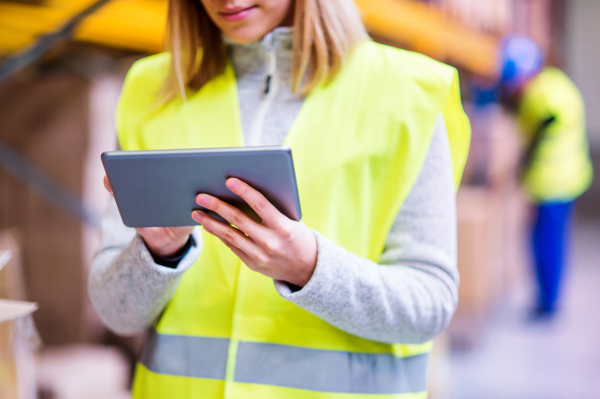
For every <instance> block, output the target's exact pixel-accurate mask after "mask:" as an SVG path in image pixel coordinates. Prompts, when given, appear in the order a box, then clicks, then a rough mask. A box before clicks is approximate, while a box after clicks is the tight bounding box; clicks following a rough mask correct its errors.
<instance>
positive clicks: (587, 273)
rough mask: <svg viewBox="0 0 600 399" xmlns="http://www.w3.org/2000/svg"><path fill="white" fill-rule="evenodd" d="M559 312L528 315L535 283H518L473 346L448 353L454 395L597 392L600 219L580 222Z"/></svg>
mask: <svg viewBox="0 0 600 399" xmlns="http://www.w3.org/2000/svg"><path fill="white" fill-rule="evenodd" d="M570 266H571V267H570V270H569V271H568V273H567V276H566V280H565V286H564V288H565V289H564V303H563V307H562V310H561V313H560V314H559V315H558V317H557V318H556V319H555V320H553V321H551V322H535V323H533V322H530V321H527V318H526V314H527V308H528V306H529V299H530V298H531V286H530V285H529V284H527V286H524V287H520V288H518V290H519V292H518V293H517V295H511V297H512V296H514V297H515V298H516V299H514V298H513V299H511V300H507V301H506V302H505V303H504V304H503V305H502V306H501V307H500V308H499V309H498V310H497V312H496V313H495V314H494V315H493V316H492V317H491V318H490V320H489V323H488V324H487V325H486V327H485V329H484V331H483V332H482V335H481V339H480V340H479V341H478V342H477V344H476V345H475V346H474V347H473V348H471V349H470V350H469V351H463V352H454V353H453V354H452V357H451V362H452V373H453V376H454V378H453V384H454V386H453V389H452V393H451V394H450V395H449V398H451V399H575V398H576V399H598V398H600V219H596V220H594V219H590V218H579V220H578V222H577V223H576V224H575V234H574V243H573V252H572V263H571V265H570Z"/></svg>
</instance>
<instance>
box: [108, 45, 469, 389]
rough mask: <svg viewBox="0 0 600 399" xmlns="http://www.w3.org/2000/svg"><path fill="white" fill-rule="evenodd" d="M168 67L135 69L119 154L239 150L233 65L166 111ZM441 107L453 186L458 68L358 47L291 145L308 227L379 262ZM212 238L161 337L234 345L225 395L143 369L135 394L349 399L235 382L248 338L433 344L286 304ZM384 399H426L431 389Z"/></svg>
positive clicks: (334, 346)
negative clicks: (382, 335)
mask: <svg viewBox="0 0 600 399" xmlns="http://www.w3.org/2000/svg"><path fill="white" fill-rule="evenodd" d="M167 65H168V55H166V54H161V55H157V56H152V57H148V58H146V59H143V60H141V61H138V62H137V63H136V64H135V65H134V66H133V67H132V68H131V70H130V72H129V74H128V76H127V78H126V81H125V86H124V89H123V93H122V96H121V101H120V104H119V108H118V114H117V128H118V133H119V142H120V144H121V147H122V148H123V149H124V150H142V149H168V148H204V147H228V146H240V145H243V136H242V132H241V125H240V117H239V111H238V110H239V105H238V102H237V88H236V82H235V76H234V73H233V70H232V68H231V67H230V66H228V67H227V68H226V71H225V72H224V73H223V74H222V75H221V76H219V77H218V78H217V79H215V80H213V81H212V82H210V83H209V84H207V85H206V86H204V87H203V88H202V89H201V90H200V91H199V92H198V93H195V94H192V95H189V96H188V102H187V103H184V102H183V101H182V100H180V99H176V100H173V101H171V102H169V103H167V104H165V105H162V106H161V105H158V102H157V101H156V94H155V93H156V91H157V90H158V88H159V87H160V85H161V84H162V80H163V79H164V76H165V74H166V68H167ZM440 112H443V114H444V117H445V120H446V126H447V130H448V134H449V138H450V144H451V150H452V160H453V166H454V175H455V181H456V184H457V186H458V183H459V182H460V178H461V175H462V171H463V167H464V163H465V161H466V156H467V153H468V146H469V138H470V127H469V122H468V119H467V117H466V115H465V114H464V112H463V110H462V106H461V103H460V94H459V87H458V78H457V73H456V71H455V70H454V69H453V68H451V67H448V66H446V65H443V64H440V63H437V62H435V61H433V60H431V59H429V58H427V57H425V56H422V55H419V54H415V53H411V52H407V51H403V50H398V49H393V48H391V47H387V46H382V45H378V44H375V43H373V42H364V43H362V44H361V45H360V46H358V48H357V49H356V50H355V52H354V54H353V55H352V56H351V58H350V59H349V60H348V62H347V63H346V64H345V66H344V68H343V69H342V71H341V72H340V73H339V74H338V75H337V76H336V78H335V79H334V80H333V81H332V82H331V83H329V84H328V85H325V86H321V87H319V88H317V89H315V90H314V91H312V92H311V93H310V95H309V96H308V97H307V99H306V100H305V102H304V104H303V106H302V108H301V110H300V112H299V114H298V116H297V118H296V120H295V121H294V124H293V126H292V128H291V129H290V131H289V133H288V135H287V137H286V139H285V141H284V144H285V145H288V146H290V147H291V148H292V153H293V157H294V164H295V170H296V174H297V182H298V188H299V193H300V203H301V206H302V213H303V221H304V223H306V225H307V226H308V227H310V228H313V229H316V230H317V231H319V232H320V233H321V234H323V235H324V236H326V237H328V238H329V239H331V240H333V241H334V242H335V243H337V244H338V245H340V246H342V247H344V248H346V249H347V250H349V251H351V252H353V253H355V254H356V255H358V256H361V257H364V258H368V259H371V260H374V261H377V260H378V258H379V256H380V254H381V252H382V250H383V246H384V243H385V239H386V236H387V233H388V232H389V229H390V227H391V225H392V223H393V220H394V218H395V216H396V214H397V213H398V211H399V209H400V206H401V205H402V203H403V202H404V200H405V198H406V196H407V195H408V192H409V191H410V189H411V187H412V185H413V184H414V181H415V180H416V178H417V176H418V174H419V171H420V169H421V165H422V163H423V161H424V159H425V156H426V154H427V151H428V148H429V144H430V141H431V138H432V134H433V130H434V126H435V123H436V120H437V117H438V115H439V114H440ZM203 239H204V247H203V251H202V254H201V255H200V258H199V259H198V261H197V263H196V264H195V265H194V266H193V267H192V268H191V269H190V270H188V271H187V272H186V273H185V276H184V277H183V279H182V281H181V284H180V286H179V288H178V289H177V292H176V293H175V295H174V297H173V299H172V300H171V302H170V303H169V305H168V306H167V308H166V309H165V312H164V314H163V316H162V317H161V319H160V320H159V321H158V323H157V325H156V330H157V331H158V332H159V333H162V334H179V335H193V336H205V337H227V338H230V339H231V344H230V350H229V356H228V364H227V371H226V377H225V383H224V386H223V389H224V390H223V391H222V392H221V391H219V390H218V389H217V388H216V387H217V386H219V387H220V385H218V384H217V385H215V382H214V381H209V380H206V381H203V380H201V379H191V378H182V377H170V376H164V375H161V376H158V375H156V374H155V373H152V372H151V371H148V370H147V369H146V368H145V367H144V366H141V365H140V366H138V369H137V376H136V383H135V389H134V397H135V398H165V397H194V396H193V395H192V396H188V393H195V392H198V391H197V389H198V390H202V389H204V388H206V392H203V394H202V396H201V397H202V398H222V397H225V398H271V397H272V398H275V397H289V398H296V397H298V398H300V397H302V398H307V399H312V398H328V399H338V398H339V399H343V398H346V397H349V396H350V394H337V393H336V394H333V393H324V392H311V391H303V390H297V391H300V392H301V393H297V394H295V393H292V392H293V391H294V390H293V389H291V388H282V387H274V386H256V385H253V384H241V383H236V382H233V378H234V375H233V374H234V369H235V355H236V350H237V349H236V348H237V342H239V341H253V342H265V343H278V344H286V345H295V346H303V347H307V348H314V349H326V350H342V351H351V352H362V353H390V354H393V355H395V356H400V357H405V356H410V355H416V354H421V353H427V352H429V351H430V350H431V343H426V344H423V345H387V344H382V343H378V342H373V341H369V340H366V339H362V338H359V337H357V336H354V335H351V334H348V333H346V332H343V331H341V330H339V329H337V328H335V327H333V326H331V325H330V324H328V323H326V322H325V321H323V320H321V319H319V318H318V317H316V316H314V315H312V314H311V313H309V312H307V311H305V310H303V309H301V308H299V307H297V306H296V305H294V304H292V303H290V302H288V301H286V300H284V299H282V298H281V297H280V296H279V295H278V294H277V291H276V290H275V287H274V285H273V281H272V280H271V279H269V278H267V277H265V276H263V275H261V274H258V273H255V272H252V271H251V270H249V269H248V268H247V267H246V266H245V265H243V264H242V263H241V261H240V260H239V259H238V258H237V257H236V256H235V255H234V254H233V253H232V252H231V251H230V250H229V249H228V248H227V247H225V246H224V245H223V244H222V243H221V242H220V241H219V240H217V239H215V238H214V237H212V236H211V235H209V234H206V233H204V234H203ZM186 380H194V381H193V382H190V381H186ZM163 383H164V385H163ZM203 384H206V386H205V387H204V385H203ZM166 387H169V388H166ZM196 387H198V388H196ZM167 390H168V391H170V392H171V394H170V395H171V396H168V395H167V394H166V392H167ZM208 392H210V393H208ZM351 396H352V397H353V398H361V399H362V398H366V397H367V396H369V397H371V396H373V395H358V396H357V395H355V394H351ZM376 396H381V397H385V398H398V399H400V398H420V397H425V396H426V393H424V392H422V393H416V394H410V395H404V394H403V395H383V396H382V395H376Z"/></svg>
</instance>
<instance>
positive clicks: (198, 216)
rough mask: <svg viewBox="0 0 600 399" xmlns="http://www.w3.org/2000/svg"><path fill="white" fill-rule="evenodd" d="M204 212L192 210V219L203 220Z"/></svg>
mask: <svg viewBox="0 0 600 399" xmlns="http://www.w3.org/2000/svg"><path fill="white" fill-rule="evenodd" d="M202 216H203V215H202V212H200V211H194V212H192V219H194V220H195V221H197V222H199V221H201V220H202Z"/></svg>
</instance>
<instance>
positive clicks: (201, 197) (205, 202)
mask: <svg viewBox="0 0 600 399" xmlns="http://www.w3.org/2000/svg"><path fill="white" fill-rule="evenodd" d="M198 203H199V204H200V205H208V197H206V196H204V195H199V196H198Z"/></svg>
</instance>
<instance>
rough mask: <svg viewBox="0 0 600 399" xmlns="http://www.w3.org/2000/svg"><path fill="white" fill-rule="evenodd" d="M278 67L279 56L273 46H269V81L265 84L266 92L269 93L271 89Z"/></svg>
mask: <svg viewBox="0 0 600 399" xmlns="http://www.w3.org/2000/svg"><path fill="white" fill-rule="evenodd" d="M276 68H277V58H276V54H275V49H274V48H273V46H269V47H268V50H267V81H266V84H265V94H269V91H270V90H271V80H272V79H273V75H274V74H275V69H276Z"/></svg>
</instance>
